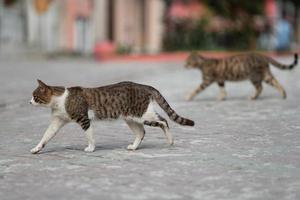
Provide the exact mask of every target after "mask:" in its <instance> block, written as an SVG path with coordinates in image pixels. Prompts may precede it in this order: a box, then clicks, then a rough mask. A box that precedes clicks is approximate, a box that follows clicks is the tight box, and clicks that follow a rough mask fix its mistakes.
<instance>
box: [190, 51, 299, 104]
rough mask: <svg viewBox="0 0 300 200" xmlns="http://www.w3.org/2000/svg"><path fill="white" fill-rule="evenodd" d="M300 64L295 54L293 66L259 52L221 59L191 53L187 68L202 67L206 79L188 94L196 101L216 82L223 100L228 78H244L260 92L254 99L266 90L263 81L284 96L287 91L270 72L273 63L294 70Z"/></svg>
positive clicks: (220, 98) (278, 66) (240, 79)
mask: <svg viewBox="0 0 300 200" xmlns="http://www.w3.org/2000/svg"><path fill="white" fill-rule="evenodd" d="M297 63H298V55H297V54H295V55H294V62H293V63H292V64H289V65H285V64H281V63H279V62H277V61H276V60H274V59H272V58H271V57H269V56H265V55H262V54H258V53H254V52H251V53H244V54H239V55H234V56H230V57H225V58H221V59H213V58H206V57H204V56H201V55H199V54H198V53H195V52H194V53H191V54H190V56H189V57H188V58H187V60H186V64H185V67H186V68H195V69H199V70H201V72H202V79H203V82H202V83H201V84H200V85H199V86H198V87H197V88H196V89H195V90H194V91H193V92H192V93H191V94H189V95H188V96H187V100H192V99H193V98H194V97H195V96H196V95H197V94H198V93H200V92H202V91H203V90H204V89H205V88H207V87H208V86H209V85H211V84H212V83H214V82H216V83H218V85H219V87H220V96H219V100H223V99H225V97H226V91H225V81H242V80H246V79H249V80H250V81H251V82H252V84H253V85H254V87H255V88H256V93H255V94H254V95H253V96H252V97H251V99H256V98H257V97H258V96H259V95H260V93H261V91H262V82H265V83H267V84H269V85H271V86H273V87H275V88H277V89H278V90H279V92H280V93H281V95H282V97H283V98H286V92H285V90H284V89H283V87H282V86H281V85H280V83H279V82H278V81H277V80H276V79H275V77H274V76H273V74H272V73H271V71H270V68H269V64H271V65H273V66H275V67H277V68H279V69H283V70H290V69H293V68H294V67H295V66H296V65H297Z"/></svg>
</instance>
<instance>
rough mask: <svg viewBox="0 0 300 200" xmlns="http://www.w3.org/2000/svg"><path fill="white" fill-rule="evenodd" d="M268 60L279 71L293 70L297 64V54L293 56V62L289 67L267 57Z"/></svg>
mask: <svg viewBox="0 0 300 200" xmlns="http://www.w3.org/2000/svg"><path fill="white" fill-rule="evenodd" d="M268 60H269V62H270V63H271V64H272V65H273V66H275V67H277V68H279V69H293V68H294V67H295V66H296V65H297V64H298V54H297V53H295V54H294V62H293V63H292V64H290V65H284V64H281V63H279V62H277V61H276V60H274V59H272V58H270V57H268Z"/></svg>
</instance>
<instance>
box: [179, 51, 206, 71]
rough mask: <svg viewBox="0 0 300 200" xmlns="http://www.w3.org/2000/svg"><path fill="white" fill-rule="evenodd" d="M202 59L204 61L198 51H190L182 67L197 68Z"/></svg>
mask: <svg viewBox="0 0 300 200" xmlns="http://www.w3.org/2000/svg"><path fill="white" fill-rule="evenodd" d="M203 61H204V57H202V56H201V55H199V54H198V52H192V53H191V54H190V55H189V56H188V58H187V59H186V62H185V66H184V67H185V68H187V69H193V68H197V67H200V66H201V64H202V63H203Z"/></svg>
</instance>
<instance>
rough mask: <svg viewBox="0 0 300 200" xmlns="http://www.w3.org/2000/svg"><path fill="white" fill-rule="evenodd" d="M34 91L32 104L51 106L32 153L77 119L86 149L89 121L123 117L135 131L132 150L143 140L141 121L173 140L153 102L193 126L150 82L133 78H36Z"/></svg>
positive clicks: (90, 138)
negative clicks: (97, 82)
mask: <svg viewBox="0 0 300 200" xmlns="http://www.w3.org/2000/svg"><path fill="white" fill-rule="evenodd" d="M38 84H39V85H38V87H37V88H36V89H35V90H34V91H33V97H32V99H31V101H30V103H31V104H32V105H36V106H37V105H40V106H45V107H49V108H51V110H52V116H51V123H50V125H49V127H48V129H47V130H46V132H45V134H44V136H43V137H42V139H41V141H40V142H39V143H38V145H37V146H36V147H35V148H33V149H32V150H31V153H38V152H39V151H41V150H42V148H43V147H44V146H45V145H46V144H47V143H48V142H49V140H50V139H51V138H53V137H54V136H55V135H56V133H57V132H58V131H59V129H60V128H62V127H63V126H64V125H65V124H67V123H68V122H72V121H73V122H76V123H78V124H79V125H80V126H81V128H82V129H83V130H84V131H85V135H86V137H87V140H88V146H87V147H86V148H85V151H86V152H93V151H94V150H95V140H94V137H93V128H92V121H94V120H97V119H98V120H104V119H117V118H122V119H124V120H125V122H126V123H127V124H128V126H129V128H130V129H131V130H132V132H133V133H134V134H135V136H136V137H135V140H134V142H133V143H132V144H130V145H128V147H127V149H129V150H135V149H137V148H138V146H139V145H140V143H141V142H142V140H143V138H144V135H145V130H144V125H147V126H153V127H159V128H161V129H162V130H163V132H164V134H165V135H166V137H167V140H168V143H169V144H170V145H172V144H173V138H172V135H171V133H170V131H169V126H168V122H167V120H166V119H164V118H163V117H162V116H160V115H159V114H158V113H157V112H155V110H154V103H155V102H156V103H157V104H158V105H159V106H160V107H161V108H162V109H163V110H164V111H165V112H166V113H167V115H168V116H169V117H170V119H172V120H173V121H174V122H176V123H178V124H180V125H187V126H194V122H193V121H192V120H189V119H186V118H183V117H180V116H179V115H178V114H177V113H176V112H175V111H174V110H173V109H172V108H171V107H170V105H169V104H168V103H167V101H166V100H165V98H164V97H163V96H162V95H161V94H160V92H159V91H158V90H156V89H155V88H153V87H151V86H147V85H141V84H137V83H133V82H121V83H117V84H113V85H108V86H103V87H98V88H83V87H70V88H65V87H55V86H48V85H46V84H45V83H43V82H42V81H40V80H38Z"/></svg>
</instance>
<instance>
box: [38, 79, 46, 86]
mask: <svg viewBox="0 0 300 200" xmlns="http://www.w3.org/2000/svg"><path fill="white" fill-rule="evenodd" d="M37 82H38V84H39V86H41V87H47V85H46V83H44V82H43V81H41V80H39V79H37Z"/></svg>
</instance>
